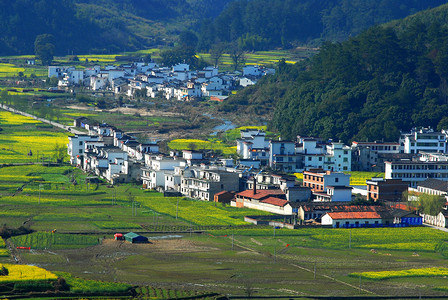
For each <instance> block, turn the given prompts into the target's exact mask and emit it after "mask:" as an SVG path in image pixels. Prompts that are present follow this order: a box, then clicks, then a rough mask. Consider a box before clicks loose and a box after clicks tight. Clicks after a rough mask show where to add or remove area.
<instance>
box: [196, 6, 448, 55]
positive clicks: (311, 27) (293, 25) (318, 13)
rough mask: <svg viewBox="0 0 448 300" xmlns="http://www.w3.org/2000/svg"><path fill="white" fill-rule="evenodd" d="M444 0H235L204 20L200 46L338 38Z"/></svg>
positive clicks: (267, 45)
mask: <svg viewBox="0 0 448 300" xmlns="http://www.w3.org/2000/svg"><path fill="white" fill-rule="evenodd" d="M447 2H448V1H446V0H425V1H422V0H401V1H397V0H237V1H234V2H232V3H230V4H229V5H228V7H227V8H226V9H225V10H224V11H223V12H222V13H221V14H220V15H219V16H218V17H217V18H216V19H215V20H208V21H206V22H204V23H203V26H202V28H201V29H200V31H199V37H200V44H199V45H200V47H201V48H202V49H205V50H207V49H209V48H210V47H211V45H213V43H215V42H216V41H220V42H235V43H236V42H237V43H238V44H239V45H240V47H242V48H243V49H245V50H265V49H272V48H274V47H283V48H288V47H291V46H295V45H303V44H305V43H312V44H315V45H320V43H321V42H322V41H324V40H329V41H342V40H346V39H347V38H348V37H350V36H354V35H357V34H358V33H360V32H361V31H362V30H364V29H367V28H369V27H370V26H372V25H375V24H381V23H385V22H388V21H391V20H394V19H401V18H404V17H406V16H408V15H411V14H414V13H416V12H418V11H421V10H424V9H427V8H433V7H436V6H439V5H441V4H444V3H447Z"/></svg>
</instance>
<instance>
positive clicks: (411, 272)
mask: <svg viewBox="0 0 448 300" xmlns="http://www.w3.org/2000/svg"><path fill="white" fill-rule="evenodd" d="M350 276H352V277H358V276H361V277H362V278H366V279H373V280H383V279H391V278H403V277H437V276H448V268H422V269H408V270H400V271H380V272H362V273H352V274H350Z"/></svg>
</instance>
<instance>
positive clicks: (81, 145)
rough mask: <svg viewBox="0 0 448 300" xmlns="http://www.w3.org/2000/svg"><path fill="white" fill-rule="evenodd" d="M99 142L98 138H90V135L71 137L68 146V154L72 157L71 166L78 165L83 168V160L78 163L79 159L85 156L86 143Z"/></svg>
mask: <svg viewBox="0 0 448 300" xmlns="http://www.w3.org/2000/svg"><path fill="white" fill-rule="evenodd" d="M97 141H99V137H98V136H90V135H82V134H78V135H75V136H69V137H68V144H67V153H68V155H69V156H70V163H71V164H77V165H80V166H82V165H83V160H82V158H81V160H80V161H81V163H80V164H78V163H77V158H80V157H82V156H83V155H84V152H85V143H86V142H97Z"/></svg>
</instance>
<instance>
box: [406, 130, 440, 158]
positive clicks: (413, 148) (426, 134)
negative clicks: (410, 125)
mask: <svg viewBox="0 0 448 300" xmlns="http://www.w3.org/2000/svg"><path fill="white" fill-rule="evenodd" d="M400 151H402V152H403V153H420V152H421V151H424V152H440V153H445V152H447V139H446V133H444V132H436V131H434V129H432V128H421V129H413V130H412V131H411V132H410V133H402V134H401V136H400Z"/></svg>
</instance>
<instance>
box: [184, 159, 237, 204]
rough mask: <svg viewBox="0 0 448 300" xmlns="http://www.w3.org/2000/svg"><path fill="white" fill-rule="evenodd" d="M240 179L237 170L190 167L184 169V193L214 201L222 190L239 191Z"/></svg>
mask: <svg viewBox="0 0 448 300" xmlns="http://www.w3.org/2000/svg"><path fill="white" fill-rule="evenodd" d="M239 187H240V179H239V174H238V173H236V172H229V171H227V170H224V169H218V168H204V167H196V166H193V167H189V168H186V169H184V170H183V172H182V180H181V189H180V192H181V193H182V195H185V196H187V197H190V198H195V199H199V200H205V201H213V200H214V195H215V194H217V193H219V192H221V191H239Z"/></svg>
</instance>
